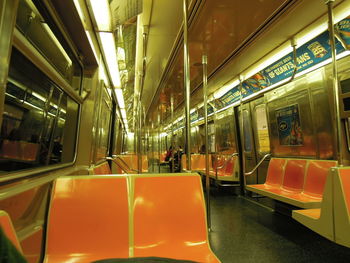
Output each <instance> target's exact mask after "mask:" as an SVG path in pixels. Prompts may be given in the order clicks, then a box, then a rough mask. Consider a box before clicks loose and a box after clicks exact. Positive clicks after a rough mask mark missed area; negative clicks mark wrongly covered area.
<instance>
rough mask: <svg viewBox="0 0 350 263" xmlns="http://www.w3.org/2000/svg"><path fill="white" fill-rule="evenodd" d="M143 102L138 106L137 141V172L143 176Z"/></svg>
mask: <svg viewBox="0 0 350 263" xmlns="http://www.w3.org/2000/svg"><path fill="white" fill-rule="evenodd" d="M141 105H142V104H141V100H140V101H139V105H138V140H137V152H138V158H137V166H138V167H137V170H138V173H139V174H142V153H141V149H142V147H141V144H142V106H141Z"/></svg>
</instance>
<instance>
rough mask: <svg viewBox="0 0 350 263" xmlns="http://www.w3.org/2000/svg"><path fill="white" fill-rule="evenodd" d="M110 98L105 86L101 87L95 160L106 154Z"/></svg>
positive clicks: (109, 123)
mask: <svg viewBox="0 0 350 263" xmlns="http://www.w3.org/2000/svg"><path fill="white" fill-rule="evenodd" d="M112 111H113V109H112V100H111V97H110V95H109V93H108V90H107V89H106V87H104V88H103V93H102V101H101V107H100V114H99V115H98V119H99V124H98V138H99V139H98V147H97V156H96V161H99V160H101V159H103V158H105V157H106V156H107V155H108V149H109V139H110V128H111V117H112Z"/></svg>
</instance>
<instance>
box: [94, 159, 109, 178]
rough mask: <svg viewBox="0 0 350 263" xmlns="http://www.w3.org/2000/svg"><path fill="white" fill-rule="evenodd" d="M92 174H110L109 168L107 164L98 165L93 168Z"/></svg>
mask: <svg viewBox="0 0 350 263" xmlns="http://www.w3.org/2000/svg"><path fill="white" fill-rule="evenodd" d="M93 173H94V174H99V175H101V174H111V173H112V172H111V168H110V167H109V164H108V162H103V163H100V164H99V165H96V166H94V168H93Z"/></svg>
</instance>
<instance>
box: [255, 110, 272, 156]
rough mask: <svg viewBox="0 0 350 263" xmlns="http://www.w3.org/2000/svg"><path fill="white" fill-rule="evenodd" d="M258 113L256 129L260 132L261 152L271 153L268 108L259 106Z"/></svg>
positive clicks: (256, 111)
mask: <svg viewBox="0 0 350 263" xmlns="http://www.w3.org/2000/svg"><path fill="white" fill-rule="evenodd" d="M255 113H256V128H257V130H258V142H259V152H269V151H270V138H269V131H268V128H267V125H268V124H267V118H266V108H265V105H263V106H257V107H256V108H255Z"/></svg>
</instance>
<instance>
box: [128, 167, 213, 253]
mask: <svg viewBox="0 0 350 263" xmlns="http://www.w3.org/2000/svg"><path fill="white" fill-rule="evenodd" d="M133 207H134V245H135V250H134V255H135V256H150V255H157V256H166V257H174V258H181V257H184V255H180V254H177V253H179V251H184V253H185V251H186V250H187V249H185V248H186V247H188V246H196V245H198V244H203V243H205V242H207V232H206V216H205V207H204V198H203V191H202V186H201V180H200V177H199V175H198V174H197V175H196V174H189V175H182V176H162V177H157V176H155V177H139V178H135V190H134V204H133ZM176 251H177V253H176ZM174 253H175V254H174ZM184 258H188V257H184Z"/></svg>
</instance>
